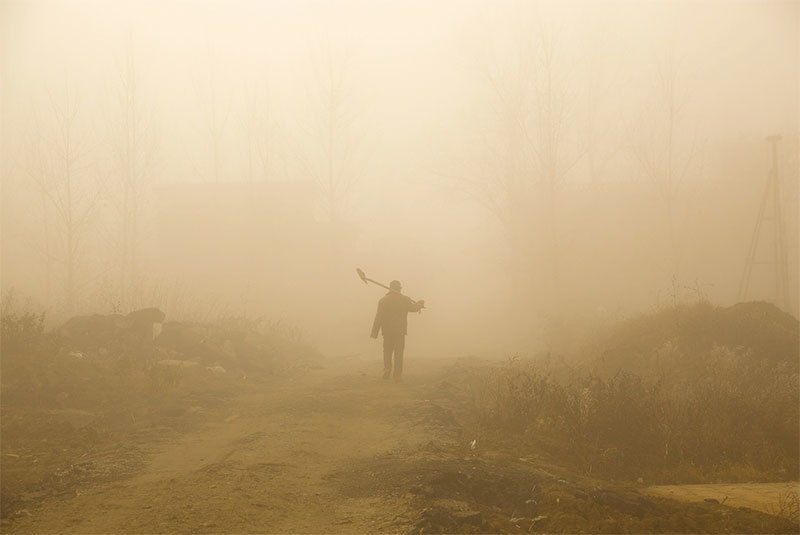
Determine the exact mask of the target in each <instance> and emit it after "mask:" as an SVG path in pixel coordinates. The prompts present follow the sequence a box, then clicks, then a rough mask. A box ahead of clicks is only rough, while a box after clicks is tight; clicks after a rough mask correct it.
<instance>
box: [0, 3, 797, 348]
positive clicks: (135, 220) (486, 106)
mask: <svg viewBox="0 0 800 535" xmlns="http://www.w3.org/2000/svg"><path fill="white" fill-rule="evenodd" d="M799 21H800V4H798V3H797V2H793V1H786V2H778V1H775V2H722V1H714V2H695V1H692V2H677V1H675V2H655V1H653V2H626V1H620V2H610V1H609V2H588V1H587V2H521V3H515V2H492V3H488V2H467V1H461V0H459V1H439V2H427V1H411V2H388V1H379V2H374V1H363V2H360V1H347V2H330V3H329V2H321V1H320V2H316V1H315V2H297V1H286V2H244V1H229V2H200V1H166V2H156V1H143V2H122V1H115V2H108V1H71V2H67V1H63V2H62V1H59V2H55V1H51V2H46V1H21V0H20V1H15V0H5V1H4V2H3V3H2V4H0V36H1V37H0V38H1V39H2V41H0V42H1V43H2V44H1V45H0V51H2V56H1V57H2V60H0V61H1V62H0V69H2V70H1V71H0V75H1V76H2V87H1V88H0V89H1V91H2V93H1V95H0V96H1V98H2V108H1V109H2V117H1V119H2V138H0V139H1V140H2V162H1V164H0V165H1V167H0V172H2V264H0V267H1V268H2V274H1V279H2V290H3V292H4V294H6V295H8V294H9V293H13V294H15V295H18V296H21V298H22V299H30V302H31V303H32V305H31V306H33V307H35V308H39V309H43V310H47V312H48V316H47V317H48V322H49V323H52V325H57V324H59V323H60V322H62V321H64V320H65V319H66V318H67V317H69V316H72V315H75V314H80V313H110V312H112V311H119V312H123V313H126V312H129V311H131V310H134V309H136V308H142V307H145V306H157V307H160V308H161V309H162V310H163V311H164V312H165V313H166V314H167V317H168V319H184V320H192V319H196V320H201V319H212V318H216V317H218V316H249V317H259V316H261V317H264V318H267V319H268V320H269V321H273V322H282V323H284V324H285V325H287V326H290V327H291V328H292V329H297V330H298V331H299V332H301V333H302V336H303V338H304V339H305V340H307V341H308V342H309V343H311V344H313V345H315V346H316V347H318V348H320V350H322V351H323V352H325V353H327V354H331V355H344V354H354V353H361V354H372V353H377V352H378V349H377V347H376V346H375V345H374V342H373V341H372V340H370V339H369V328H370V326H371V323H372V317H373V315H374V313H375V306H376V301H377V299H379V298H380V297H381V296H382V295H383V293H385V291H384V290H382V289H380V288H378V287H377V286H374V285H371V284H370V285H368V286H365V285H364V284H363V283H362V281H361V280H359V278H358V276H357V275H356V272H355V269H356V268H357V267H358V268H362V269H363V270H364V271H365V272H366V273H367V276H368V277H370V278H373V279H376V280H378V281H380V282H383V283H384V284H388V283H389V281H390V280H392V279H398V280H400V281H401V282H402V283H403V289H404V293H406V294H408V295H409V296H410V297H412V298H414V299H425V301H426V303H427V308H426V309H425V310H424V312H423V313H422V314H421V315H419V316H418V315H411V316H410V318H409V349H408V351H409V353H411V352H413V354H415V355H418V356H445V355H447V356H451V355H461V354H485V355H497V356H503V355H506V354H509V353H511V352H517V351H521V352H535V351H541V350H556V351H567V350H569V349H570V344H571V343H572V341H573V340H572V335H571V333H572V332H574V331H578V330H580V329H584V328H591V327H592V326H593V325H599V324H602V323H604V322H608V321H611V320H613V319H616V318H623V317H626V316H627V315H630V314H633V313H636V312H640V311H644V310H651V309H653V308H657V307H659V306H663V305H665V304H674V303H677V302H683V301H694V300H700V299H708V300H710V301H711V302H712V303H714V304H718V305H730V304H732V303H735V302H736V301H738V300H742V299H744V300H767V301H770V302H774V303H775V304H777V305H778V306H780V307H781V308H784V309H785V310H789V311H791V312H793V313H794V314H795V315H796V314H797V311H798V304H797V292H798V288H797V281H798V262H797V257H798V248H797V245H798V233H797V226H798V224H797V214H798V187H797V185H798V116H799V111H800V110H799V109H798V102H799V99H798V83H799V81H798V80H799V79H798V70H799V69H800V67H799V66H800V57H798V56H799V55H800V39H799V37H800V34H799V33H798V32H800V22H799ZM773 135H780V136H781V140H780V141H779V142H778V145H777V151H778V152H777V156H778V161H779V166H778V168H779V172H778V177H779V181H780V186H781V200H780V203H781V209H782V215H783V220H782V228H783V230H784V236H783V241H784V243H785V247H786V263H785V265H786V266H787V272H788V277H787V278H788V281H789V288H788V290H787V291H785V292H784V291H783V290H781V289H780V288H778V289H777V290H776V280H775V271H774V270H775V268H774V266H773V265H769V264H764V265H755V266H754V268H753V271H752V275H751V277H750V279H749V282H748V291H747V294H746V295H744V296H743V297H742V296H740V292H739V290H740V284H741V282H742V278H743V272H744V269H745V260H746V257H747V256H748V247H749V244H750V242H751V238H752V235H753V230H754V227H755V225H756V221H757V216H758V214H759V206H760V203H761V199H762V195H763V192H764V188H765V185H766V181H767V177H768V174H769V171H770V167H771V165H772V159H771V154H770V145H769V143H768V142H767V141H766V140H765V138H766V137H767V136H773ZM769 206H770V207H769V208H768V211H767V213H766V214H765V215H766V216H769V214H770V213H771V212H770V210H772V206H773V205H769ZM771 229H772V227H771V226H770V223H769V222H765V223H764V226H763V229H762V233H761V234H760V238H759V240H758V242H757V248H756V249H757V256H758V257H759V259H761V260H766V261H770V260H771V259H773V258H774V256H772V255H773V252H772V251H773V247H774V246H775V238H774V237H775V233H774V232H772V230H771ZM412 347H413V349H412Z"/></svg>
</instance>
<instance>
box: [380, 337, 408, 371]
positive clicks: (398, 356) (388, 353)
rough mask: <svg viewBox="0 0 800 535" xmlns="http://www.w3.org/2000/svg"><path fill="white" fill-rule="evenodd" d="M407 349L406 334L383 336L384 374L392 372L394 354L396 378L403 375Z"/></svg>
mask: <svg viewBox="0 0 800 535" xmlns="http://www.w3.org/2000/svg"><path fill="white" fill-rule="evenodd" d="M405 347H406V336H405V335H404V334H392V335H388V336H387V335H386V334H384V335H383V373H384V375H388V374H389V373H390V372H391V371H392V354H394V376H395V377H400V376H401V375H403V350H404V349H405Z"/></svg>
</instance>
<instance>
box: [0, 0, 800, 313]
mask: <svg viewBox="0 0 800 535" xmlns="http://www.w3.org/2000/svg"><path fill="white" fill-rule="evenodd" d="M798 32H800V2H797V1H791V0H787V1H726V0H715V1H686V2H681V1H613V2H612V1H576V2H533V1H531V2H488V1H487V2H481V1H464V0H453V1H444V0H441V1H435V2H430V1H422V0H419V1H417V0H412V1H403V2H400V1H342V2H323V1H283V2H278V1H274V2H266V1H265V2H255V1H219V2H213V1H206V2H203V1H199V0H198V1H130V2H124V1H111V0H97V1H88V0H75V1H44V0H42V1H36V0H0V34H2V36H1V37H0V39H2V41H0V54H1V55H0V58H2V59H1V61H2V64H0V75H1V76H2V80H1V81H0V83H2V86H1V91H2V95H0V98H2V128H3V132H2V137H1V138H0V139H2V143H3V150H2V157H3V161H2V169H1V170H2V172H3V190H4V198H3V206H4V209H5V211H6V216H5V217H4V219H3V224H4V226H5V227H6V228H5V229H4V230H5V234H6V237H8V236H9V233H8V230H9V225H11V224H12V223H11V221H13V217H12V215H10V214H11V213H16V212H15V211H16V210H20V211H22V212H24V209H23V208H21V207H19V206H17V205H16V204H15V202H16V201H15V199H17V198H18V197H16V196H15V192H16V191H22V190H24V189H25V188H26V187H28V186H30V184H27V182H26V180H27V179H26V177H25V173H24V158H23V154H24V153H25V147H26V144H27V143H28V140H29V138H30V134H31V132H32V131H33V130H35V128H36V126H35V125H36V124H38V123H37V121H42V120H44V119H46V118H47V115H48V105H49V104H48V102H49V99H50V98H53V96H54V95H55V96H56V97H57V96H58V95H61V94H62V93H63V90H64V88H66V87H68V88H69V90H70V92H71V94H73V95H75V96H76V97H77V98H78V99H79V100H80V110H81V119H80V125H79V126H80V131H81V135H82V136H83V137H85V138H86V139H87V140H88V139H91V140H92V141H91V143H89V145H91V146H93V147H99V149H100V150H99V152H98V153H99V154H102V149H103V143H104V142H105V141H104V135H105V130H104V128H105V123H106V122H107V121H106V119H107V117H108V116H109V114H110V113H111V109H112V108H113V106H112V99H113V96H114V91H115V90H116V89H115V88H116V87H117V80H116V76H117V72H118V70H117V69H118V66H119V64H120V62H121V61H123V59H124V58H125V57H126V50H130V51H131V57H133V58H134V60H135V61H136V64H137V69H138V72H139V75H140V83H141V90H142V93H141V94H142V96H143V98H144V100H145V101H146V103H147V107H148V109H149V110H150V111H151V112H152V114H153V117H154V118H155V120H156V123H157V124H158V131H159V147H160V149H159V159H158V160H159V161H158V166H157V172H156V173H155V181H156V183H170V182H205V181H209V179H210V178H209V177H210V172H209V168H210V165H209V148H208V140H207V138H206V137H205V134H206V130H205V129H206V128H207V118H208V110H209V107H210V106H211V103H212V102H213V104H214V105H215V106H216V107H217V110H218V113H219V114H220V117H222V118H223V122H222V124H223V126H222V127H221V136H220V137H221V141H220V153H221V157H220V159H221V164H220V167H221V178H220V179H221V180H222V181H239V180H251V179H253V178H254V175H253V172H252V169H251V167H250V165H251V164H248V159H247V158H248V156H247V146H248V144H247V142H246V140H247V136H248V134H247V130H246V126H247V121H248V117H250V116H252V114H253V109H254V108H253V107H252V105H249V104H248V98H252V97H253V96H254V95H255V96H257V99H258V102H259V106H266V105H267V104H268V105H269V108H270V110H271V123H270V124H271V125H272V126H271V132H272V135H273V137H274V141H275V147H276V149H275V150H276V155H275V158H276V160H275V162H274V169H273V174H272V178H275V179H290V180H297V179H300V180H308V179H313V178H314V176H313V172H311V171H309V166H308V165H306V163H308V162H311V164H312V165H311V166H310V167H313V164H314V162H315V161H316V160H315V158H317V154H318V152H319V141H320V140H319V136H320V131H319V121H320V111H319V107H318V101H319V86H318V79H319V77H320V76H322V75H324V74H325V72H326V69H328V68H330V67H331V66H334V68H335V69H338V70H341V72H343V73H344V74H345V76H344V80H345V82H344V86H343V94H344V96H345V107H346V111H347V116H348V117H349V118H350V119H349V123H348V125H347V135H346V136H345V137H346V138H347V139H348V143H350V144H351V145H352V146H353V147H355V149H356V150H355V151H354V153H355V157H354V160H353V162H352V169H351V171H352V172H353V174H354V175H356V176H357V177H358V185H357V187H356V188H355V194H354V195H353V198H352V203H351V207H350V208H349V210H348V213H347V215H346V219H348V220H350V221H352V222H353V223H354V224H356V225H358V231H359V235H360V236H359V238H360V240H362V241H363V242H364V243H368V244H373V245H376V244H377V246H378V247H384V248H385V249H386V253H385V256H384V260H383V261H384V262H385V264H386V265H387V266H394V267H395V268H396V269H397V271H399V272H400V273H407V274H409V275H408V276H409V277H410V278H411V280H414V279H417V281H418V283H419V284H422V281H423V280H427V282H428V283H429V284H430V285H431V286H433V285H434V284H440V285H441V284H445V285H446V284H449V285H450V286H451V289H454V290H455V289H457V288H463V287H469V286H470V285H475V284H476V281H478V280H483V279H484V278H485V276H487V275H488V276H490V274H491V273H493V270H494V269H495V268H497V267H498V266H500V265H501V263H502V262H501V261H500V260H498V258H499V257H501V256H502V254H503V253H502V244H501V243H500V241H499V240H498V237H499V234H498V232H499V230H498V227H497V224H496V221H495V219H494V218H493V217H492V215H491V214H489V213H487V212H486V211H483V210H481V208H480V207H479V206H478V205H477V204H475V203H474V202H472V200H470V199H469V198H468V197H467V196H465V195H463V194H462V193H461V192H459V191H458V189H457V188H454V187H453V184H452V181H451V178H449V177H450V176H451V175H453V174H458V173H462V172H464V170H465V168H466V169H467V170H468V171H469V168H470V166H471V165H473V161H474V157H475V155H476V153H477V152H479V151H478V149H476V148H479V147H481V146H482V145H481V144H482V143H483V140H484V138H485V137H486V136H487V135H491V132H490V128H488V127H487V125H488V124H490V123H491V117H492V115H493V111H494V110H495V109H496V105H497V101H496V95H495V94H494V93H493V89H492V84H491V80H492V79H494V80H504V79H513V77H514V73H515V72H516V71H515V69H517V67H518V66H519V65H520V62H521V61H522V60H524V52H522V50H523V48H524V46H525V43H528V42H537V43H538V42H539V41H541V40H546V41H547V42H548V43H552V44H555V46H556V49H557V52H558V54H557V60H556V69H555V72H556V76H557V78H558V80H559V81H560V83H562V84H563V87H564V91H565V94H566V95H567V96H568V98H570V99H572V101H574V105H573V107H572V108H571V109H570V113H572V114H574V115H573V116H572V117H573V119H572V125H573V127H574V130H571V131H570V132H568V134H569V135H572V134H575V133H580V132H579V130H580V128H582V127H583V125H584V124H585V112H586V109H587V108H586V106H587V105H588V103H589V102H595V106H596V108H597V114H598V115H597V116H598V121H599V125H600V126H599V128H598V131H597V136H598V138H599V140H600V141H599V143H600V144H601V145H602V144H603V143H609V144H610V143H612V141H611V140H617V139H621V140H623V142H622V143H624V140H625V139H627V138H626V135H627V131H628V130H629V129H630V126H631V125H632V124H636V122H637V121H640V120H641V118H642V117H643V116H644V114H646V113H647V111H648V110H649V109H650V106H651V104H652V102H653V100H652V99H653V87H654V77H655V73H656V72H657V68H658V66H659V65H663V64H664V62H666V61H672V62H673V63H674V65H675V68H676V72H677V84H678V92H679V93H680V95H681V96H682V97H684V98H685V100H684V101H685V108H684V109H683V115H682V124H681V128H682V130H681V135H682V136H684V139H685V140H690V141H689V142H694V140H697V142H698V143H700V144H702V146H703V147H704V149H705V150H706V151H707V153H708V154H711V153H713V152H714V151H717V150H718V149H719V147H722V146H724V145H726V144H727V143H730V142H732V141H742V140H745V141H747V142H752V143H756V144H757V143H761V139H762V138H763V137H764V136H767V135H770V134H773V133H775V132H784V133H792V132H795V133H796V132H797V131H798V70H799V69H798V65H799V64H800V55H799V54H800V39H799V38H798V35H799V33H798ZM210 80H213V83H214V84H215V93H214V97H213V98H212V97H211V96H210V95H211V93H210V91H209V81H210ZM48 95H49V96H48ZM487 132H489V133H488V134H487ZM708 154H706V156H707V155H708ZM99 158H100V159H101V160H102V156H101V157H99ZM304 162H305V163H304ZM634 169H635V165H634V161H633V159H632V157H631V155H630V152H629V151H628V150H627V149H626V147H622V148H617V150H616V151H615V152H614V156H613V158H612V161H611V164H610V166H609V171H608V173H607V176H606V177H605V179H606V180H609V181H616V180H623V181H627V180H633V179H635V178H636V177H635V176H634V175H635V171H634ZM704 172H706V171H704V170H703V168H702V167H701V166H698V171H697V173H696V176H694V178H695V179H699V178H702V177H703V176H704V175H703V173H704ZM587 176H588V175H587V168H586V166H585V161H583V160H581V161H579V163H578V165H576V166H575V167H574V168H573V169H572V170H571V171H570V176H569V177H568V180H567V186H568V187H574V186H576V185H579V184H582V183H585V182H587V181H588V178H587ZM762 179H763V175H760V176H759V177H757V179H756V180H757V181H760V180H762ZM759 183H760V182H759ZM10 218H11V219H10ZM6 243H8V241H7V242H6ZM392 243H396V244H402V247H398V248H393V247H391V244H392ZM5 249H6V251H5V252H6V253H7V252H8V251H9V248H8V247H6V248H5ZM423 258H424V259H425V261H424V262H423V261H422V260H420V259H423ZM442 259H449V260H450V261H452V262H454V265H458V263H459V262H461V263H462V264H463V263H465V262H466V263H469V264H470V266H471V268H470V269H471V270H470V271H469V272H458V271H456V270H453V269H451V268H448V269H442V270H441V271H440V272H436V273H427V274H425V275H423V274H422V273H421V272H415V271H414V267H415V266H416V267H417V268H419V266H420V265H421V264H424V265H426V266H427V267H429V268H430V267H432V266H431V264H432V265H433V266H435V265H437V263H438V264H441V261H442ZM5 267H6V271H7V273H13V272H14V270H13V269H12V270H10V271H9V269H8V268H9V264H6V265H5ZM16 267H17V268H18V272H19V273H24V272H25V270H24V269H23V268H22V267H20V266H16ZM387 270H388V268H387ZM737 270H738V267H737ZM387 276H390V275H387ZM432 281H434V282H432ZM7 283H9V281H8V280H6V281H4V285H6V284H7ZM494 291H496V288H494V287H490V288H486V289H485V293H491V292H494ZM470 295H471V296H473V297H470V298H464V299H463V300H462V301H459V302H458V304H455V305H453V306H454V307H457V306H462V305H463V304H464V303H473V304H476V305H477V304H478V303H480V302H481V299H482V297H481V296H483V295H484V294H482V293H480V292H479V291H478V292H471V293H470Z"/></svg>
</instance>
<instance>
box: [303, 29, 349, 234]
mask: <svg viewBox="0 0 800 535" xmlns="http://www.w3.org/2000/svg"><path fill="white" fill-rule="evenodd" d="M351 59H352V56H351V54H349V53H348V52H344V53H337V51H336V50H334V47H333V46H332V45H331V42H330V39H328V40H327V41H326V43H325V46H324V47H322V50H321V52H320V53H319V54H318V55H317V56H316V57H313V58H312V61H313V69H314V72H313V74H314V83H315V87H314V88H313V93H312V95H311V99H312V110H313V112H314V115H315V117H316V119H317V122H316V125H315V131H316V134H317V136H316V137H317V140H318V143H319V149H320V150H319V153H320V156H321V157H320V158H319V159H315V160H316V161H317V163H316V164H314V163H311V162H306V165H307V167H308V172H309V173H310V174H311V175H312V176H314V177H315V179H316V181H317V183H318V184H319V186H320V189H321V192H322V197H323V199H324V202H325V205H326V212H327V215H328V221H329V222H330V223H336V222H338V221H340V220H341V217H342V214H343V212H344V211H345V210H347V208H348V206H349V204H350V203H351V202H352V193H353V188H354V186H355V184H356V183H357V181H358V179H359V175H360V172H361V165H360V162H359V158H360V156H361V154H360V149H361V142H362V140H363V135H362V132H359V131H358V129H357V128H356V107H355V106H354V95H353V92H352V90H351V87H350V86H349V83H350V81H351V79H350V71H349V68H350V62H351Z"/></svg>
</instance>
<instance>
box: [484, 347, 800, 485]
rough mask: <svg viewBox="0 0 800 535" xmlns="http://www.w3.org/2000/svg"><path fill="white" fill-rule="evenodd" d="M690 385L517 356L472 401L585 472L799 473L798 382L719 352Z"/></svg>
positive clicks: (675, 476) (744, 476)
mask: <svg viewBox="0 0 800 535" xmlns="http://www.w3.org/2000/svg"><path fill="white" fill-rule="evenodd" d="M702 358H703V359H705V360H706V362H707V371H706V373H704V374H701V375H699V376H698V377H696V378H695V379H694V380H691V381H680V382H673V383H669V382H665V381H663V380H647V379H644V378H642V377H640V376H638V375H635V374H632V373H629V372H624V371H623V372H619V373H617V374H616V375H615V376H613V377H610V378H602V377H600V376H598V375H594V374H588V375H580V374H578V373H573V374H572V375H571V376H570V377H569V378H567V379H564V380H558V381H557V380H555V379H554V378H553V373H552V372H551V371H550V370H549V369H548V367H547V366H545V365H537V364H536V363H535V362H531V361H522V360H520V359H518V358H514V359H512V360H510V361H509V363H508V364H507V365H506V366H503V367H502V368H499V369H495V370H493V371H491V372H489V373H487V374H486V377H485V380H484V381H482V382H480V383H478V384H477V387H476V391H475V395H474V400H475V409H476V414H477V415H478V417H479V418H480V420H481V421H482V422H483V423H484V425H487V426H490V427H493V428H495V429H500V430H503V431H504V432H505V433H518V434H519V435H520V436H521V437H527V440H528V441H529V442H532V443H535V444H536V445H539V446H542V445H543V446H545V447H547V448H549V449H550V451H551V452H553V453H557V454H559V455H564V454H566V455H568V456H569V457H570V458H571V459H572V460H573V461H575V462H576V463H578V464H579V466H580V467H581V468H582V469H583V470H584V471H585V472H586V473H589V474H591V473H595V474H598V473H599V474H601V475H606V476H612V477H628V478H636V477H639V476H643V475H647V477H648V478H649V479H651V480H652V479H657V480H661V481H675V482H677V481H684V482H686V481H703V480H707V479H709V478H713V477H724V478H725V479H734V480H753V479H759V478H760V479H764V478H768V477H785V478H788V477H791V476H792V474H796V473H797V470H798V457H799V456H800V455H799V454H798V444H797V436H798V434H800V429H798V427H799V425H798V421H800V414H798V404H797V395H798V391H800V388H798V375H797V373H793V372H791V371H790V370H789V369H788V368H787V367H782V366H781V365H779V364H778V365H776V363H775V362H766V361H764V360H758V359H753V358H751V355H748V354H747V353H745V352H742V351H733V350H730V349H728V348H720V347H717V348H714V350H713V351H712V353H711V354H709V355H703V356H702Z"/></svg>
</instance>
